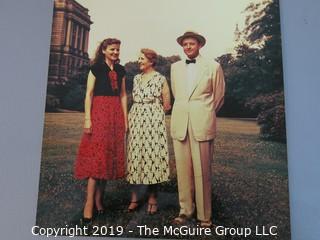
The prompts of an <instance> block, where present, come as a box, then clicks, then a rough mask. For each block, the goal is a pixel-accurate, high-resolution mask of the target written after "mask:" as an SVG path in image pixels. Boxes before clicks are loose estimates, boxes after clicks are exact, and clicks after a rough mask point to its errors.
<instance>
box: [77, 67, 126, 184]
mask: <svg viewBox="0 0 320 240" xmlns="http://www.w3.org/2000/svg"><path fill="white" fill-rule="evenodd" d="M90 70H91V72H92V73H93V75H94V76H95V78H96V81H95V86H94V91H93V99H92V107H91V123H92V133H91V134H86V133H84V134H83V136H82V139H81V143H80V146H79V150H78V155H77V158H76V162H75V178H77V179H86V178H89V177H92V178H95V179H118V178H123V177H124V176H125V155H124V151H125V146H124V136H125V126H124V115H123V111H122V107H121V101H120V97H119V95H120V89H121V82H122V78H123V77H124V75H125V70H124V68H123V66H121V65H119V64H116V65H115V66H114V71H115V72H116V75H117V78H116V84H117V85H118V86H112V82H111V80H110V77H109V76H110V75H109V72H110V71H111V70H110V68H109V67H108V65H107V64H105V63H103V64H102V63H100V64H95V65H93V66H92V67H91V69H90ZM113 84H115V83H113ZM116 88H118V90H117V89H116Z"/></svg>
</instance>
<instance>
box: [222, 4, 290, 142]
mask: <svg viewBox="0 0 320 240" xmlns="http://www.w3.org/2000/svg"><path fill="white" fill-rule="evenodd" d="M245 11H246V12H247V13H248V15H247V17H246V26H245V28H244V29H243V31H242V32H241V33H240V31H239V28H238V27H236V30H235V39H236V40H237V45H236V47H235V54H234V55H231V56H230V54H225V55H223V56H221V57H219V58H218V59H217V60H218V61H219V62H220V63H221V65H222V66H223V68H224V70H225V75H226V82H227V93H226V99H225V102H226V104H225V107H224V108H223V109H222V113H223V114H224V115H227V116H241V117H243V116H247V117H253V116H256V117H258V123H259V124H260V125H261V126H262V136H263V137H267V138H273V137H274V139H278V140H279V139H283V138H285V128H284V125H283V124H278V126H279V128H278V130H277V131H278V133H280V135H281V136H276V133H275V131H273V130H272V131H271V128H270V127H265V126H275V125H277V123H276V121H275V120H274V119H278V120H279V119H280V120H279V121H278V122H282V123H284V111H282V112H281V111H280V110H281V109H284V102H281V101H280V102H274V104H275V105H273V106H272V105H270V104H267V106H268V108H266V107H265V108H264V107H262V106H265V103H264V101H266V99H269V98H270V97H275V96H278V93H279V92H281V91H282V93H283V70H282V55H281V35H280V13H279V0H265V1H262V2H260V3H251V4H250V5H249V6H248V7H247V8H246V10H245ZM255 101H256V102H257V103H256V104H254V102H255ZM232 106H239V109H238V110H237V109H235V108H234V107H232ZM267 113H268V114H267ZM267 115H268V116H269V117H266V116H267ZM263 116H264V117H263ZM270 116H273V117H270ZM275 116H276V117H275Z"/></svg>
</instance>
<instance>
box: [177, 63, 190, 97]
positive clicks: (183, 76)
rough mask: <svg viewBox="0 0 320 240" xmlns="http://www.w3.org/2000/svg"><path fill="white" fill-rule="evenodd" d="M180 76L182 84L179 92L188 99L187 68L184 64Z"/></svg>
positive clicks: (181, 66) (180, 69)
mask: <svg viewBox="0 0 320 240" xmlns="http://www.w3.org/2000/svg"><path fill="white" fill-rule="evenodd" d="M179 75H180V77H179V78H180V83H179V91H181V92H182V93H183V95H184V96H185V97H186V98H188V90H187V82H186V81H187V67H186V65H185V64H184V63H182V64H181V65H180V68H179Z"/></svg>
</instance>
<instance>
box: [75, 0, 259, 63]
mask: <svg viewBox="0 0 320 240" xmlns="http://www.w3.org/2000/svg"><path fill="white" fill-rule="evenodd" d="M76 1H77V2H78V3H80V4H81V5H82V6H84V7H85V8H88V9H89V15H90V17H91V21H93V24H92V25H91V29H90V34H89V49H88V52H89V56H90V58H92V57H93V55H94V52H95V50H96V48H97V46H98V44H99V42H101V41H102V40H103V39H105V38H107V37H115V38H118V39H120V40H121V42H122V43H121V53H120V59H121V63H122V64H125V63H126V62H128V61H135V60H137V58H138V55H139V52H140V49H141V48H151V49H153V50H155V51H156V52H157V53H158V54H160V55H162V56H164V57H167V56H172V55H180V56H181V57H183V56H184V54H183V51H182V48H181V47H180V45H178V43H177V42H176V39H177V37H179V36H180V35H183V33H184V32H185V31H188V30H192V31H196V32H198V33H200V34H202V35H203V36H204V37H205V38H206V39H207V44H206V45H205V46H204V47H203V48H202V49H201V54H202V55H203V56H205V57H207V58H210V59H214V58H216V57H218V56H221V55H222V54H225V53H230V52H232V51H233V48H234V45H235V42H234V39H235V36H234V31H235V28H236V24H238V25H239V27H240V29H241V28H242V27H243V26H244V20H245V16H246V14H245V13H244V12H243V11H244V9H245V8H246V7H247V6H248V5H249V3H250V2H252V0H198V1H195V0H117V1H114V0H113V1H111V0H76ZM260 1H261V0H254V2H260Z"/></svg>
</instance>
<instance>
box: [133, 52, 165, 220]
mask: <svg viewBox="0 0 320 240" xmlns="http://www.w3.org/2000/svg"><path fill="white" fill-rule="evenodd" d="M156 59H157V53H156V52H155V51H153V50H151V49H141V54H140V56H139V59H138V64H139V68H140V71H141V73H140V74H138V75H136V76H135V77H134V80H133V92H132V96H133V105H132V108H131V110H130V112H129V136H128V152H127V158H128V166H127V170H128V175H127V180H128V181H129V183H131V184H134V186H133V187H132V194H131V202H130V205H129V207H128V211H129V212H132V211H134V210H136V209H137V208H138V206H139V202H138V196H137V190H138V189H137V186H138V184H145V185H148V194H149V195H148V207H147V213H148V214H155V213H156V212H157V210H158V206H157V184H159V183H161V182H165V181H167V180H168V179H169V156H168V145H167V133H166V125H165V111H167V110H169V109H170V108H171V105H170V91H169V87H168V84H167V81H166V79H165V77H164V76H163V75H161V74H160V73H158V72H157V71H155V69H154V66H155V64H156Z"/></svg>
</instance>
